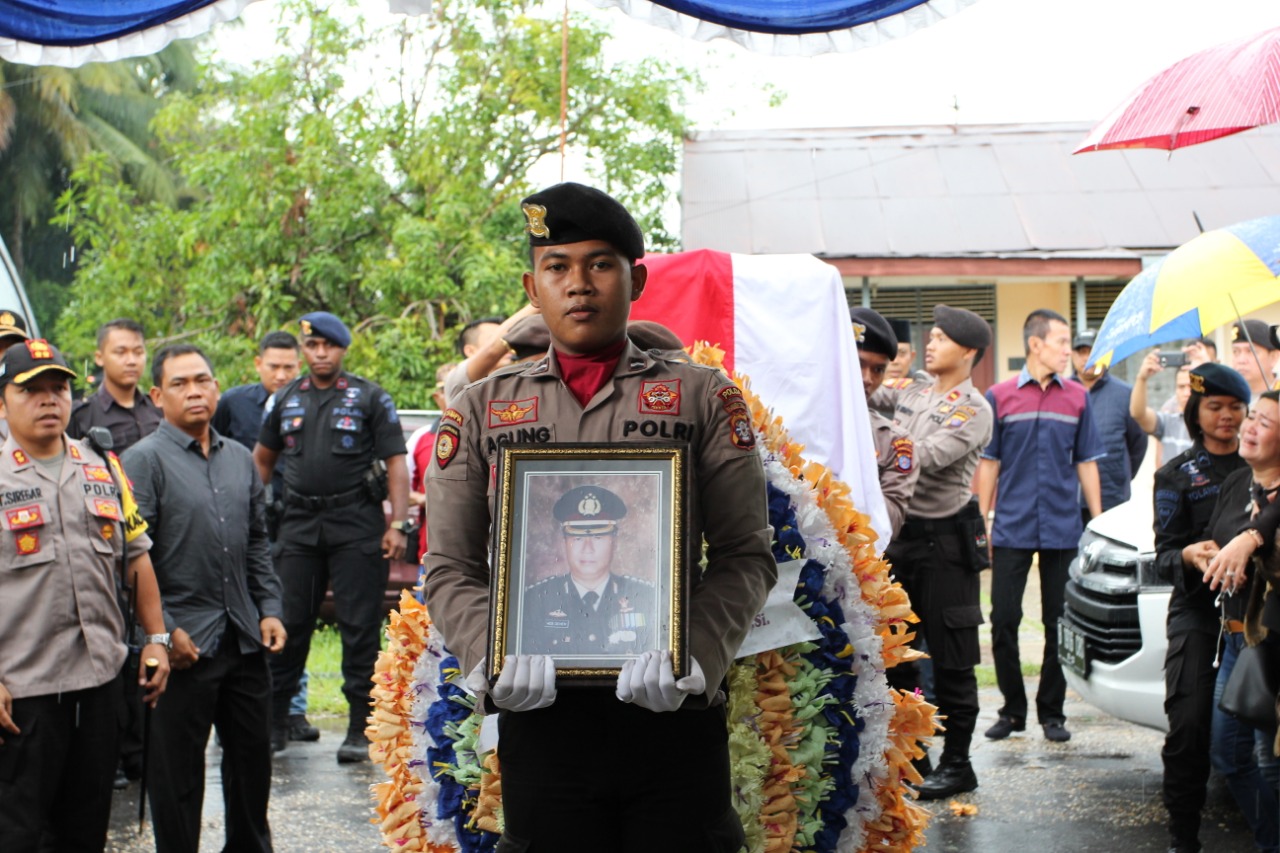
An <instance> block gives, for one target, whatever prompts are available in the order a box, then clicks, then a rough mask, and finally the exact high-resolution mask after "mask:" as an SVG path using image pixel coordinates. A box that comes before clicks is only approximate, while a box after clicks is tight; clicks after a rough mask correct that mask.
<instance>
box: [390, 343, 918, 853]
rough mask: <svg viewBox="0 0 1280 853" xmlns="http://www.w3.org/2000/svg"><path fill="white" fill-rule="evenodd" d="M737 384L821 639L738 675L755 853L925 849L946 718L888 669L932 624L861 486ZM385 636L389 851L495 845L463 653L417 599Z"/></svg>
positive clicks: (799, 598)
mask: <svg viewBox="0 0 1280 853" xmlns="http://www.w3.org/2000/svg"><path fill="white" fill-rule="evenodd" d="M723 356H724V353H723V351H721V350H719V349H718V348H716V347H711V346H707V345H705V344H701V343H699V344H696V345H695V346H694V347H693V348H692V351H691V357H692V359H693V360H694V361H697V362H699V363H702V364H711V365H714V366H717V367H719V366H721V364H722V360H723ZM734 381H735V382H737V384H738V385H739V387H741V388H742V391H743V396H744V398H745V399H746V401H747V404H748V405H749V407H750V409H751V416H752V426H753V428H754V430H755V432H756V436H757V439H758V441H757V447H758V448H759V450H760V454H761V457H762V460H763V462H764V469H765V474H766V478H767V480H768V492H769V495H768V498H769V523H770V524H771V525H772V526H773V529H774V534H775V536H774V542H773V551H774V556H775V558H776V559H777V560H778V561H779V562H780V563H781V562H790V561H794V560H804V561H805V562H804V566H803V569H802V570H801V573H800V579H799V582H798V583H797V584H796V590H795V602H796V604H797V605H799V606H800V607H801V608H802V609H804V610H805V611H806V612H807V613H808V615H809V616H810V618H812V620H813V622H814V624H815V625H816V626H817V628H818V630H819V631H820V632H821V637H820V638H819V639H817V640H815V641H813V642H807V643H797V644H793V645H790V646H786V647H783V648H780V649H774V650H771V651H766V652H761V653H759V654H756V655H754V656H751V657H748V658H744V659H740V660H739V661H738V662H737V663H736V664H735V665H734V666H733V667H732V668H731V669H730V671H729V675H728V683H729V697H728V718H729V748H730V757H731V775H732V781H733V785H734V790H735V797H734V801H735V803H736V804H737V810H738V816H739V818H740V819H741V820H742V824H743V827H744V828H745V830H746V835H747V845H748V850H749V851H751V853H782V851H790V850H805V851H840V853H846V851H863V850H885V849H892V850H909V849H912V848H914V847H916V846H917V845H918V844H920V843H922V842H923V839H924V829H925V826H926V824H927V822H928V812H926V811H924V810H923V809H921V808H920V807H919V806H917V805H915V803H914V802H913V801H912V800H911V797H910V794H909V793H908V789H907V788H906V787H905V786H904V785H903V782H904V781H917V782H918V781H920V777H919V775H918V774H917V773H916V771H915V769H914V768H913V767H912V766H911V760H912V759H913V758H918V757H920V756H921V755H923V750H922V748H921V746H920V742H921V741H922V740H925V739H927V738H929V737H931V736H932V735H933V734H934V732H935V730H936V729H937V728H938V726H937V723H936V718H935V717H934V712H935V711H936V708H934V707H933V706H932V705H929V704H928V703H926V702H925V701H924V700H923V698H922V697H921V696H920V695H919V694H918V693H916V694H908V693H903V692H901V691H897V690H893V689H891V688H890V687H889V685H888V682H887V680H886V678H885V670H886V669H888V668H889V667H892V666H896V665H897V664H899V663H902V662H904V661H909V660H914V659H915V658H917V657H919V656H920V655H919V653H918V652H916V651H914V650H912V649H911V648H910V647H909V646H908V642H909V641H910V640H911V638H912V637H913V636H914V635H913V634H912V633H910V631H909V623H914V622H916V621H918V619H917V618H916V616H915V614H914V613H912V612H911V606H910V602H909V601H908V600H907V596H906V593H905V592H904V591H903V589H902V588H901V586H900V585H898V584H897V583H895V582H893V581H892V580H890V578H889V566H888V564H887V563H885V562H884V561H883V560H881V559H880V558H879V557H878V556H877V555H876V552H875V548H874V547H873V543H874V542H875V540H876V538H877V536H876V533H875V531H874V530H872V529H871V527H870V524H869V521H868V518H867V516H866V515H864V514H863V513H860V512H858V511H857V510H856V509H855V508H854V506H853V503H852V501H851V500H850V499H849V489H848V487H847V486H846V485H845V484H844V483H842V482H840V481H838V480H836V479H835V478H834V477H833V476H832V474H831V472H830V471H829V470H827V469H826V468H825V467H824V466H822V465H820V464H818V463H816V462H806V461H805V460H804V458H803V456H802V455H801V451H802V450H803V447H802V446H801V445H798V444H795V443H794V442H792V441H791V438H790V436H789V435H788V434H787V431H786V429H785V428H784V427H783V424H782V420H781V418H779V417H776V416H774V415H773V414H772V412H770V411H769V410H767V409H766V408H765V407H764V406H763V405H762V404H761V403H760V401H759V399H758V398H757V397H756V396H755V395H754V394H753V393H752V392H751V390H750V387H749V385H748V383H747V381H746V380H745V378H744V377H741V376H735V377H734ZM387 637H388V641H389V642H388V647H387V649H386V651H384V652H383V653H382V654H381V655H380V657H379V658H378V663H377V666H376V669H375V673H374V678H373V681H374V687H373V690H372V697H373V713H372V715H371V716H370V717H369V727H368V728H367V729H366V733H367V734H368V736H369V739H370V741H371V743H372V745H371V747H370V750H369V751H370V755H371V756H372V757H373V759H374V760H375V761H378V762H380V763H381V764H382V765H383V767H384V769H385V771H386V774H387V781H385V782H381V783H378V784H376V785H374V786H372V788H373V798H374V801H375V806H374V809H375V812H376V814H377V817H376V818H374V820H373V822H375V823H378V824H379V828H380V830H381V832H382V837H383V843H384V844H386V846H387V847H389V848H391V849H393V850H402V851H426V853H455V851H466V853H472V851H492V850H493V849H494V846H495V845H496V844H497V841H498V836H499V834H500V833H501V831H502V825H503V819H502V802H501V781H500V772H499V768H498V764H497V758H496V756H495V755H494V754H493V753H488V754H487V755H483V756H482V755H480V754H478V753H477V749H476V742H477V738H478V736H479V730H480V722H481V717H480V716H479V715H477V714H476V713H475V703H474V699H473V698H472V697H471V696H470V695H469V694H467V693H466V692H465V691H464V690H463V689H462V688H461V686H460V685H461V682H462V678H463V675H464V674H463V673H462V672H460V671H459V668H458V661H457V659H456V658H454V657H453V656H452V655H450V654H449V652H448V651H447V650H446V649H445V648H444V644H443V641H442V640H441V637H440V634H439V632H438V631H437V630H436V629H435V628H434V626H433V625H432V623H431V620H430V618H429V616H428V614H427V611H426V608H425V607H424V606H423V605H422V604H421V603H420V602H419V601H417V600H416V599H415V598H414V597H413V596H412V595H411V594H409V593H408V592H406V593H404V594H403V595H402V597H401V603H400V609H399V611H398V612H396V611H393V612H392V613H391V624H390V626H389V627H388V629H387ZM926 743H927V740H926Z"/></svg>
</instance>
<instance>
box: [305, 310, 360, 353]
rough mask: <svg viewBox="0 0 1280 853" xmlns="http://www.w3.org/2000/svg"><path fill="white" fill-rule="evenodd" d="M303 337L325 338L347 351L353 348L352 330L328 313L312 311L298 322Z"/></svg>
mask: <svg viewBox="0 0 1280 853" xmlns="http://www.w3.org/2000/svg"><path fill="white" fill-rule="evenodd" d="M298 327H299V329H300V331H301V332H302V336H303V337H304V338H305V337H308V336H311V337H317V338H324V339H325V340H326V341H328V342H329V343H331V344H333V345H334V346H336V347H342V348H343V349H346V348H347V347H349V346H351V330H350V329H348V328H347V324H346V323H343V322H342V321H341V320H339V319H338V318H337V317H335V316H334V315H332V314H330V313H329V312H328V311H312V312H311V313H310V314H307V315H305V316H303V318H302V319H301V320H300V321H298Z"/></svg>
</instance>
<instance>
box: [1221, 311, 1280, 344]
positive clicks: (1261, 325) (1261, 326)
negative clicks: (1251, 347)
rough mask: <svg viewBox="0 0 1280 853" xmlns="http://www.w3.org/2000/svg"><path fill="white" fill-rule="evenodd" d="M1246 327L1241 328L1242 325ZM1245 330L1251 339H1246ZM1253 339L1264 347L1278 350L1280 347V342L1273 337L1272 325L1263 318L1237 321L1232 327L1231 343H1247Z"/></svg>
mask: <svg viewBox="0 0 1280 853" xmlns="http://www.w3.org/2000/svg"><path fill="white" fill-rule="evenodd" d="M1241 325H1243V326H1244V328H1243V329H1241V328H1240V326H1241ZM1245 332H1248V333H1249V339H1248V340H1245ZM1249 341H1253V342H1254V343H1255V344H1257V345H1258V346H1260V347H1262V348H1263V349H1268V350H1276V349H1280V342H1277V341H1276V340H1275V339H1273V338H1272V337H1271V326H1270V325H1269V324H1267V323H1265V322H1263V321H1262V320H1254V319H1252V318H1250V319H1248V320H1245V321H1243V323H1236V324H1234V325H1232V327H1231V343H1233V344H1247V343H1249Z"/></svg>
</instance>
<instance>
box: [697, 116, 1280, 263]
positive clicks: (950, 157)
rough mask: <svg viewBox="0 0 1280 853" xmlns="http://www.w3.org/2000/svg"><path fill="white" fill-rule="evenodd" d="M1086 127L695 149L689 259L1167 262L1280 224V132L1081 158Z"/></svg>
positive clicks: (807, 134)
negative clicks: (699, 254)
mask: <svg viewBox="0 0 1280 853" xmlns="http://www.w3.org/2000/svg"><path fill="white" fill-rule="evenodd" d="M1089 129H1090V127H1089V125H1086V124H1052V125H960V126H958V127H950V126H946V127H915V128H847V129H841V128H833V129H817V130H780V131H758V132H752V131H710V132H702V133H696V134H694V135H693V136H692V137H691V138H689V139H688V140H686V142H685V147H684V174H683V188H682V204H683V208H682V210H683V238H684V248H686V249H704V248H710V249H719V250H722V251H730V252H746V253H786V252H806V253H810V254H815V255H818V256H821V257H829V258H842V257H921V256H967V255H985V256H990V255H1036V256H1054V255H1071V256H1075V257H1092V256H1105V257H1116V256H1123V255H1126V254H1128V255H1134V254H1152V253H1157V252H1164V251H1168V250H1169V249H1172V248H1173V247H1175V246H1179V245H1181V244H1182V243H1184V242H1186V241H1187V240H1190V239H1191V238H1192V237H1194V236H1195V235H1196V233H1197V228H1196V224H1195V220H1194V219H1193V217H1192V211H1195V212H1196V213H1197V214H1199V216H1200V219H1201V221H1202V222H1203V223H1204V226H1205V227H1206V228H1215V227H1219V226H1223V225H1229V224H1231V223H1233V222H1238V221H1240V220H1244V219H1251V218H1253V217H1256V216H1267V215H1272V214H1277V213H1280V127H1270V128H1258V129H1255V130H1251V131H1248V132H1246V133H1242V134H1237V135H1235V136H1230V137H1226V138H1223V139H1218V140H1215V141H1213V142H1208V143H1205V144H1203V145H1195V146H1191V147H1189V148H1182V149H1179V150H1177V151H1175V152H1173V156H1172V157H1170V156H1169V155H1168V153H1167V152H1164V151H1154V150H1145V149H1137V150H1126V151H1099V152H1091V153H1088V154H1078V155H1072V154H1071V151H1072V150H1073V149H1074V148H1075V147H1076V146H1077V145H1079V144H1080V141H1081V140H1082V139H1084V137H1085V135H1086V134H1087V133H1088V131H1089Z"/></svg>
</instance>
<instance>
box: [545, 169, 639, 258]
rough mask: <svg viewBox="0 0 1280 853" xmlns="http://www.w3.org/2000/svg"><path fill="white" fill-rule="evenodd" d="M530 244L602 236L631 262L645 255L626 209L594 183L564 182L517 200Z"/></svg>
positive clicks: (569, 241)
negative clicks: (585, 184) (590, 185)
mask: <svg viewBox="0 0 1280 853" xmlns="http://www.w3.org/2000/svg"><path fill="white" fill-rule="evenodd" d="M520 209H521V210H522V211H523V212H524V218H525V226H524V230H525V233H526V234H528V235H529V246H530V247H531V248H532V247H535V246H563V245H565V244H566V243H582V242H585V241H587V240H603V241H604V242H606V243H608V244H609V245H611V246H613V248H615V249H617V250H618V252H620V253H621V254H622V255H623V256H625V257H627V258H630V259H631V261H632V262H635V261H638V260H640V258H643V257H644V234H643V233H641V231H640V226H639V225H637V224H636V221H635V219H633V218H632V216H631V214H630V213H628V212H627V209H626V208H625V207H623V206H622V205H621V204H619V203H618V202H617V201H616V200H615V199H613V198H612V197H611V196H609V195H607V194H605V193H602V192H600V190H597V189H594V188H593V187H588V186H583V185H582V184H575V183H572V182H566V183H563V184H556V185H555V186H553V187H548V188H547V189H545V190H542V191H541V192H536V193H534V194H533V195H531V196H529V197H528V198H526V199H525V200H524V201H522V202H521V203H520Z"/></svg>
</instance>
